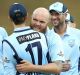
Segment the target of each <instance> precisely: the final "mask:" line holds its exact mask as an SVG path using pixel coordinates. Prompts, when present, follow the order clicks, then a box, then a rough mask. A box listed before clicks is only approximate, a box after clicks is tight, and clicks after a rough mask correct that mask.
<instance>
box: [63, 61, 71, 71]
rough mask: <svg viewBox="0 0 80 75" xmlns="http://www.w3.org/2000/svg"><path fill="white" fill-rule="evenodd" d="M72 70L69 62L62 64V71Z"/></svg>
mask: <svg viewBox="0 0 80 75" xmlns="http://www.w3.org/2000/svg"><path fill="white" fill-rule="evenodd" d="M69 69H70V64H69V61H65V62H64V63H62V71H63V72H65V71H68V70H69Z"/></svg>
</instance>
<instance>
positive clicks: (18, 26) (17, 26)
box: [14, 23, 26, 28]
mask: <svg viewBox="0 0 80 75" xmlns="http://www.w3.org/2000/svg"><path fill="white" fill-rule="evenodd" d="M25 26H26V24H25V23H23V24H19V25H15V24H14V28H20V27H25Z"/></svg>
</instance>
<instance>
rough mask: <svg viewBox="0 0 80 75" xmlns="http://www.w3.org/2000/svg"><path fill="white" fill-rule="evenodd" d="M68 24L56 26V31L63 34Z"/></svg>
mask: <svg viewBox="0 0 80 75" xmlns="http://www.w3.org/2000/svg"><path fill="white" fill-rule="evenodd" d="M66 28H67V25H66V24H62V25H58V26H55V27H54V31H55V32H56V33H58V34H59V35H60V36H62V35H63V34H64V33H65V31H66Z"/></svg>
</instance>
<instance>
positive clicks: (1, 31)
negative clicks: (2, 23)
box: [0, 27, 8, 38]
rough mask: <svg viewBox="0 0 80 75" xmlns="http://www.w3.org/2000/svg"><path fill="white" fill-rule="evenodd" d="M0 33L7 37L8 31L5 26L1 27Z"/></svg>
mask: <svg viewBox="0 0 80 75" xmlns="http://www.w3.org/2000/svg"><path fill="white" fill-rule="evenodd" d="M0 35H1V36H2V37H3V38H5V37H7V36H8V34H7V31H6V29H5V28H3V27H0Z"/></svg>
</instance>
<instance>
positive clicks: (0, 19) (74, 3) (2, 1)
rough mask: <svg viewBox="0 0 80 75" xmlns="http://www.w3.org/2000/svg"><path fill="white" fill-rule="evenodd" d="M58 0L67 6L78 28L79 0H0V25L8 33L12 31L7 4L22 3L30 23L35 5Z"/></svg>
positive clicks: (46, 5)
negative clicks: (26, 10)
mask: <svg viewBox="0 0 80 75" xmlns="http://www.w3.org/2000/svg"><path fill="white" fill-rule="evenodd" d="M56 1H60V2H63V3H64V4H65V5H66V6H67V7H68V10H69V12H70V14H71V15H72V16H74V18H75V21H76V24H77V28H78V29H80V9H79V7H80V0H0V26H2V27H4V28H5V29H6V30H7V32H8V33H9V34H11V33H12V32H13V25H12V23H11V21H10V20H9V18H8V10H9V6H10V5H11V4H13V3H15V2H19V3H23V4H24V5H25V7H27V9H28V24H29V23H30V19H31V14H32V12H33V10H34V9H36V8H37V7H45V8H47V9H48V7H49V5H50V4H52V3H54V2H56Z"/></svg>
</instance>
